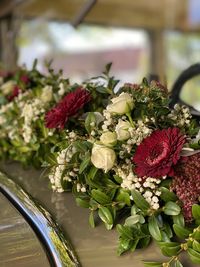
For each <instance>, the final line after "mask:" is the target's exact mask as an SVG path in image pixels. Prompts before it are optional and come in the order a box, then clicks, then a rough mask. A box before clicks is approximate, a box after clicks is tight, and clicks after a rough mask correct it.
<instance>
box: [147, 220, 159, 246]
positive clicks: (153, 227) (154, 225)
mask: <svg viewBox="0 0 200 267" xmlns="http://www.w3.org/2000/svg"><path fill="white" fill-rule="evenodd" d="M148 228H149V232H150V234H151V236H152V237H153V238H154V239H155V240H157V241H161V239H162V235H161V232H160V229H159V227H158V222H157V220H156V218H155V216H154V215H152V216H151V217H149V224H148Z"/></svg>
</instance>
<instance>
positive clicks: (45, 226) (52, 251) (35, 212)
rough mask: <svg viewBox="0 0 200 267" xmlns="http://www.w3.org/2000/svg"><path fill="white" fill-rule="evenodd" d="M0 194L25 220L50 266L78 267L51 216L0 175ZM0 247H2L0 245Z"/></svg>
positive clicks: (5, 177)
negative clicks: (42, 248)
mask: <svg viewBox="0 0 200 267" xmlns="http://www.w3.org/2000/svg"><path fill="white" fill-rule="evenodd" d="M0 192H1V193H2V194H4V195H5V196H6V197H7V199H9V200H10V201H11V202H12V203H13V204H14V206H15V207H16V208H17V209H18V210H19V212H20V213H21V214H22V215H23V216H24V218H26V220H27V221H28V222H29V224H30V225H31V226H32V228H33V229H34V230H35V233H36V234H37V236H38V237H39V239H40V240H41V242H42V244H43V245H44V247H45V249H46V253H47V256H48V259H49V261H50V264H51V266H56V267H62V266H67V267H78V266H80V264H79V262H78V260H77V259H76V257H75V255H74V252H73V250H72V248H71V246H70V244H69V242H68V241H67V240H66V239H65V238H64V236H63V234H62V232H61V231H60V230H59V227H58V225H57V224H56V223H54V221H53V220H52V217H51V215H50V214H49V213H48V212H47V211H46V210H45V209H44V208H43V207H42V206H41V205H39V203H36V202H35V201H33V199H32V198H31V197H30V196H29V195H28V194H27V193H26V192H25V191H24V190H23V189H22V188H21V187H20V186H19V185H18V184H16V183H15V182H13V181H12V180H11V179H9V178H8V177H7V176H6V175H4V174H2V173H0ZM1 246H2V245H1Z"/></svg>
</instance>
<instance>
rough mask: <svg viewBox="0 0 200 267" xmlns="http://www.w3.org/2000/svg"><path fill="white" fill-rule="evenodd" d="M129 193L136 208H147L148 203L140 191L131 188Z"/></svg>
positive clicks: (143, 209)
mask: <svg viewBox="0 0 200 267" xmlns="http://www.w3.org/2000/svg"><path fill="white" fill-rule="evenodd" d="M131 195H132V197H133V200H134V202H135V204H136V205H137V207H138V208H140V209H141V210H142V211H145V210H148V209H149V207H150V205H149V203H148V202H147V201H146V200H145V199H144V197H143V196H142V195H141V194H140V192H138V191H137V190H132V191H131Z"/></svg>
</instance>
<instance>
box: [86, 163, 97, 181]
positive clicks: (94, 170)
mask: <svg viewBox="0 0 200 267" xmlns="http://www.w3.org/2000/svg"><path fill="white" fill-rule="evenodd" d="M97 172H98V169H97V168H96V167H95V166H92V167H91V168H90V170H89V173H88V175H87V178H88V179H91V180H93V179H94V177H95V175H96V173H97Z"/></svg>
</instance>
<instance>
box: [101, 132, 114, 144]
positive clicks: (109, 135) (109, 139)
mask: <svg viewBox="0 0 200 267" xmlns="http://www.w3.org/2000/svg"><path fill="white" fill-rule="evenodd" d="M100 141H101V143H102V144H104V145H105V146H114V145H115V144H116V142H117V135H116V133H114V132H110V131H107V132H105V133H103V134H102V135H101V137H100Z"/></svg>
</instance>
